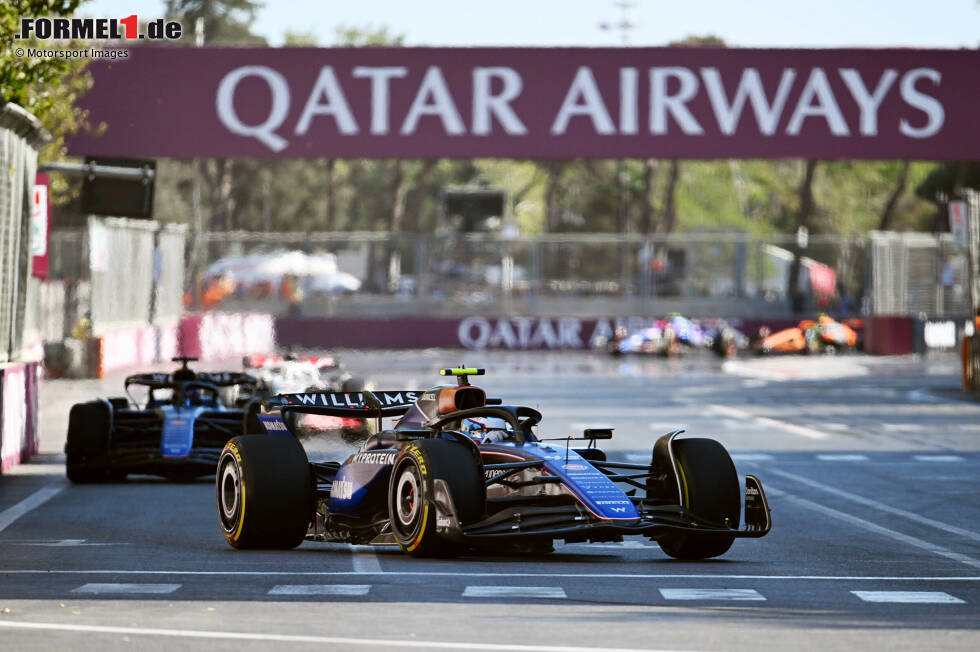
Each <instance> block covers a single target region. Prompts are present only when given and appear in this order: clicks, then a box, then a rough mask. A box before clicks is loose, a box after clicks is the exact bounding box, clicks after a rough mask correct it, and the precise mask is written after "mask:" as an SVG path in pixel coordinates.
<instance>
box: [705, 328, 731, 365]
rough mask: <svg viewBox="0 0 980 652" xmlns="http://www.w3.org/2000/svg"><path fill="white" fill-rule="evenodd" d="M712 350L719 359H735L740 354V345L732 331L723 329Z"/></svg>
mask: <svg viewBox="0 0 980 652" xmlns="http://www.w3.org/2000/svg"><path fill="white" fill-rule="evenodd" d="M711 349H712V350H713V351H714V352H715V354H716V355H717V356H718V357H719V358H733V357H735V355H736V354H737V353H738V344H737V343H736V342H735V334H734V333H733V332H732V331H731V329H728V328H723V329H721V330H720V331H718V333H717V334H716V335H715V338H714V339H713V340H712V342H711Z"/></svg>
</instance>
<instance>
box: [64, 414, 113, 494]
mask: <svg viewBox="0 0 980 652" xmlns="http://www.w3.org/2000/svg"><path fill="white" fill-rule="evenodd" d="M111 428H112V408H111V407H110V405H109V404H107V403H105V402H104V401H89V402H88V403H76V404H75V405H73V406H72V407H71V412H69V413H68V437H67V440H66V442H65V474H66V475H67V476H68V480H69V481H71V482H73V483H75V484H90V483H93V482H104V481H105V480H106V479H107V475H106V470H105V469H104V468H102V467H99V466H94V465H95V464H97V463H98V460H99V458H102V457H104V456H105V454H106V453H107V452H108V451H109V430H110V429H111Z"/></svg>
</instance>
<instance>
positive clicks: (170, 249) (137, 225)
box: [45, 217, 187, 335]
mask: <svg viewBox="0 0 980 652" xmlns="http://www.w3.org/2000/svg"><path fill="white" fill-rule="evenodd" d="M186 232H187V229H186V227H185V226H184V225H176V224H160V223H159V222H154V221H146V220H132V219H124V218H95V217H90V218H89V221H88V224H87V226H86V227H84V228H76V229H59V230H55V231H52V232H51V238H50V242H49V249H50V252H51V254H50V261H51V262H50V271H49V274H50V279H52V281H57V282H60V283H61V284H62V286H63V288H64V289H63V291H64V293H65V294H64V298H63V300H62V306H63V314H62V315H60V316H59V315H58V313H57V310H56V308H55V306H54V305H53V304H52V306H51V308H52V309H51V310H50V311H47V312H46V313H45V320H46V321H47V322H48V324H47V325H46V328H48V329H49V330H51V331H52V332H53V331H54V330H55V327H54V326H53V323H54V322H57V321H59V320H60V321H61V323H62V324H63V325H64V326H63V328H64V329H68V330H70V329H71V327H72V325H73V324H75V323H77V322H78V320H80V319H81V318H83V317H87V318H88V319H89V321H90V326H91V329H92V332H93V333H94V334H96V335H98V334H99V333H100V332H102V331H104V330H105V329H107V328H110V327H112V326H118V325H122V324H132V323H138V324H150V323H170V322H175V321H176V320H177V319H178V318H179V317H180V314H181V312H182V310H183V302H182V299H183V292H184V269H185V267H186V263H185V257H184V256H185V253H184V247H185V240H186ZM66 334H67V333H66Z"/></svg>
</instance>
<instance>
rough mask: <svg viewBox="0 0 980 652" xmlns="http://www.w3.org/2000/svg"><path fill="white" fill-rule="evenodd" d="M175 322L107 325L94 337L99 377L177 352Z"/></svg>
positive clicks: (148, 363)
mask: <svg viewBox="0 0 980 652" xmlns="http://www.w3.org/2000/svg"><path fill="white" fill-rule="evenodd" d="M177 329H178V325H177V324H173V325H170V326H150V325H134V326H122V327H119V328H110V329H108V330H107V331H105V332H104V333H102V334H101V335H100V336H99V337H97V338H94V339H95V340H96V343H95V345H94V346H95V351H96V353H95V354H96V360H97V362H96V365H95V367H96V373H95V375H97V376H98V377H99V378H105V376H106V374H108V373H111V372H113V371H120V370H124V369H131V368H134V367H146V366H149V365H151V364H155V363H157V362H163V361H166V360H170V358H172V357H173V356H175V355H177Z"/></svg>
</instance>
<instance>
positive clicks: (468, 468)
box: [388, 439, 486, 557]
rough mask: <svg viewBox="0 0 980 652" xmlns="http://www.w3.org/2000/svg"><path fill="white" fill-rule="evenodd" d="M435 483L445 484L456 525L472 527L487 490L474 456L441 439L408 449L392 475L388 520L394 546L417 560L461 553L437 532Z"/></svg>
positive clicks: (401, 456)
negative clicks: (393, 538) (389, 520)
mask: <svg viewBox="0 0 980 652" xmlns="http://www.w3.org/2000/svg"><path fill="white" fill-rule="evenodd" d="M435 480H442V481H443V482H445V484H446V488H447V489H448V490H449V495H450V497H451V498H452V502H453V506H454V507H455V508H456V518H457V520H458V521H459V524H460V525H469V524H470V523H475V522H476V521H478V520H480V519H481V518H482V517H483V513H484V511H485V503H486V488H485V486H484V483H483V473H482V471H481V469H480V463H479V461H478V459H477V456H476V454H475V453H474V451H472V450H471V449H469V448H467V447H466V446H464V445H463V444H459V443H455V442H451V441H446V440H444V439H420V440H417V441H415V442H413V443H411V444H409V445H408V446H407V447H406V448H405V449H404V450H403V451H402V452H401V453H400V454H399V456H398V459H397V460H396V461H395V465H394V467H393V468H392V470H391V480H390V483H389V486H388V514H389V517H390V519H391V531H392V533H393V534H394V536H395V540H396V541H397V542H398V545H399V546H400V547H401V549H402V550H404V551H405V552H407V553H408V554H410V555H412V556H415V557H432V556H452V555H454V554H458V553H459V552H460V549H461V546H460V545H459V544H458V543H457V542H455V541H451V540H447V539H445V538H443V537H442V536H440V535H439V533H438V532H437V531H436V509H437V508H436V503H435Z"/></svg>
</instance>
